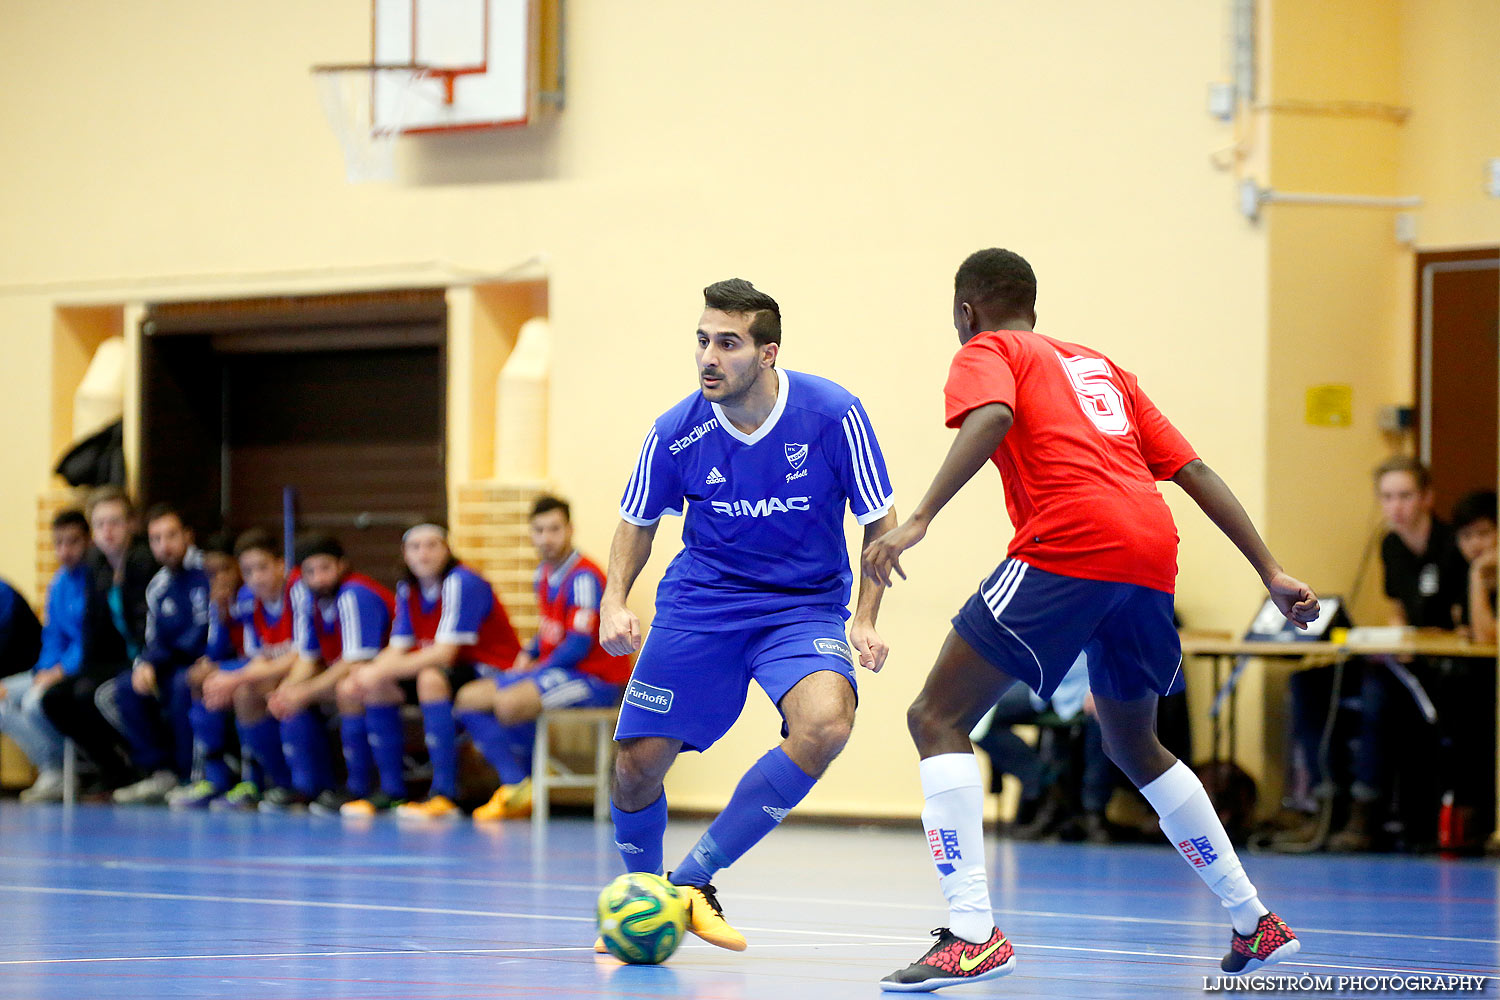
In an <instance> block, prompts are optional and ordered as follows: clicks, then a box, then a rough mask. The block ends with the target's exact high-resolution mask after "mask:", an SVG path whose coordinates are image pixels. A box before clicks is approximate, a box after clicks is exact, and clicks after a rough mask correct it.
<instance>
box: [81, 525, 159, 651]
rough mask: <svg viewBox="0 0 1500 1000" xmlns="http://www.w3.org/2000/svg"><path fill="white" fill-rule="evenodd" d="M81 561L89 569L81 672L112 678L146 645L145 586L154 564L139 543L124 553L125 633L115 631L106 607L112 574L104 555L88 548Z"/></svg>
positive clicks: (112, 619) (121, 592) (108, 609)
mask: <svg viewBox="0 0 1500 1000" xmlns="http://www.w3.org/2000/svg"><path fill="white" fill-rule="evenodd" d="M85 561H86V562H87V564H88V567H89V598H88V611H87V612H86V613H85V615H84V624H83V672H84V673H88V674H92V675H95V676H100V677H112V676H114V675H115V674H117V673H119V672H120V671H121V670H124V669H125V668H126V667H128V666H130V664H131V662H132V660H133V653H132V650H134V651H139V650H140V648H141V647H142V646H144V645H145V643H146V585H147V584H148V583H150V582H151V578H152V577H153V576H155V575H156V570H157V566H156V560H155V559H152V558H151V550H150V549H149V548H147V547H146V544H145V543H144V542H141V541H139V540H137V541H134V542H131V544H130V548H128V549H127V550H126V551H125V577H124V579H123V580H122V581H121V583H120V599H121V600H120V603H121V609H122V611H123V612H124V619H125V631H126V634H127V635H128V636H129V642H128V643H127V641H126V635H122V634H121V633H120V630H119V629H117V628H116V627H115V619H114V613H113V612H112V611H111V610H110V607H109V591H110V588H111V587H113V586H114V582H115V572H114V569H113V568H111V566H110V565H109V560H108V559H106V558H104V553H102V552H100V551H99V550H98V549H96V548H90V549H89V552H88V555H87V556H86V557H85Z"/></svg>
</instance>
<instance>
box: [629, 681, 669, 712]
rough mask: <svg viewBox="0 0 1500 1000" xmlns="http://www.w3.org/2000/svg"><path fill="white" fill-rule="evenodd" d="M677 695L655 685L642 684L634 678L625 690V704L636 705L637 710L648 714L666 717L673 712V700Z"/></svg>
mask: <svg viewBox="0 0 1500 1000" xmlns="http://www.w3.org/2000/svg"><path fill="white" fill-rule="evenodd" d="M674 697H676V695H675V694H674V693H673V692H672V691H670V690H668V689H667V688H661V687H656V686H655V685H653V684H642V683H641V682H640V681H638V680H635V679H634V678H632V679H631V681H630V686H629V687H627V688H626V689H625V704H627V705H634V706H635V707H636V708H644V709H645V710H646V711H648V712H655V713H656V714H657V715H666V714H667V713H668V712H670V711H671V710H672V699H673V698H674Z"/></svg>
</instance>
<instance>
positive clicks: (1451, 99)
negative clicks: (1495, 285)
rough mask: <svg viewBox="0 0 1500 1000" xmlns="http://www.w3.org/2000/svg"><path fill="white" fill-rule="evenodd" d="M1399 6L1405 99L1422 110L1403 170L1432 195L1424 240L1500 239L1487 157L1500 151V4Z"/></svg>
mask: <svg viewBox="0 0 1500 1000" xmlns="http://www.w3.org/2000/svg"><path fill="white" fill-rule="evenodd" d="M1399 6H1400V12H1401V31H1402V51H1401V88H1402V101H1403V102H1404V103H1406V104H1408V105H1410V106H1411V107H1412V109H1413V111H1414V113H1413V115H1412V119H1411V122H1410V124H1409V125H1408V126H1407V128H1406V136H1407V142H1406V145H1405V147H1404V148H1403V150H1402V156H1401V162H1400V178H1401V184H1402V187H1403V189H1405V190H1407V191H1410V192H1412V193H1414V194H1419V195H1421V196H1422V198H1423V199H1424V200H1425V204H1424V205H1423V206H1422V208H1421V210H1420V211H1419V212H1418V213H1417V215H1418V217H1417V222H1418V227H1417V243H1418V245H1419V246H1421V247H1423V248H1431V249H1439V248H1442V249H1451V248H1455V247H1462V246H1473V245H1482V246H1492V245H1494V244H1496V243H1500V198H1494V197H1491V196H1490V195H1489V194H1487V193H1486V191H1485V163H1486V161H1488V160H1489V159H1490V158H1492V157H1496V156H1500V115H1497V114H1496V108H1500V74H1497V73H1496V72H1495V55H1496V53H1497V52H1500V7H1497V5H1496V4H1494V3H1491V2H1490V0H1404V2H1402V3H1401V4H1400V5H1399ZM1407 284H1408V285H1410V282H1409V281H1408V282H1407ZM1407 290H1408V291H1409V289H1407Z"/></svg>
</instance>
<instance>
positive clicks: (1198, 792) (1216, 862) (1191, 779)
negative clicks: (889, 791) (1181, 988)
mask: <svg viewBox="0 0 1500 1000" xmlns="http://www.w3.org/2000/svg"><path fill="white" fill-rule="evenodd" d="M923 763H924V764H925V763H927V762H926V761H923ZM923 774H924V779H923V780H924V787H925V780H926V779H925V774H926V772H923ZM976 780H977V773H976ZM1141 794H1142V795H1144V796H1145V797H1146V801H1147V802H1149V803H1151V808H1152V809H1155V810H1156V815H1157V816H1159V817H1161V831H1162V833H1164V834H1166V836H1167V839H1168V840H1170V841H1171V842H1172V846H1173V847H1175V848H1177V853H1179V854H1181V855H1182V856H1183V858H1184V859H1185V860H1186V861H1187V863H1188V864H1190V865H1192V866H1193V870H1194V871H1195V872H1197V873H1198V877H1199V878H1201V879H1203V882H1204V884H1206V885H1207V886H1208V887H1209V888H1210V889H1212V890H1213V891H1214V895H1216V896H1218V897H1219V899H1221V900H1222V901H1223V903H1224V908H1225V909H1227V910H1228V911H1229V919H1230V920H1231V921H1232V922H1233V923H1234V929H1235V930H1236V931H1237V932H1239V933H1240V934H1247V935H1248V934H1254V933H1255V927H1256V924H1257V923H1259V921H1260V918H1261V917H1262V916H1264V915H1265V914H1266V913H1267V912H1268V911H1267V910H1266V908H1265V907H1264V906H1262V905H1261V902H1260V897H1259V896H1257V895H1256V893H1255V886H1253V885H1251V884H1250V879H1249V877H1248V876H1247V875H1246V874H1245V869H1244V867H1243V866H1242V865H1241V864H1240V859H1239V855H1237V854H1235V853H1234V845H1233V844H1231V843H1230V842H1229V834H1227V833H1225V832H1224V824H1223V823H1220V822H1219V814H1218V813H1217V812H1216V811H1215V810H1214V806H1213V803H1212V802H1210V801H1209V800H1208V793H1207V792H1205V791H1204V790H1203V783H1202V782H1201V781H1199V780H1198V776H1197V775H1196V774H1194V773H1193V771H1192V769H1191V768H1189V767H1188V766H1187V765H1186V764H1184V763H1183V762H1182V761H1180V760H1179V761H1178V762H1177V763H1175V764H1173V765H1172V766H1171V767H1169V768H1167V770H1166V771H1165V772H1163V773H1162V774H1161V776H1160V777H1158V778H1157V779H1156V780H1155V781H1152V782H1150V783H1149V784H1147V785H1145V786H1144V787H1142V788H1141ZM923 819H926V814H925V813H924V814H923ZM930 825H931V824H929V826H930ZM950 898H951V897H950Z"/></svg>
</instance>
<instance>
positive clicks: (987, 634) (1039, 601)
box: [953, 559, 1183, 701]
mask: <svg viewBox="0 0 1500 1000" xmlns="http://www.w3.org/2000/svg"><path fill="white" fill-rule="evenodd" d="M953 630H954V631H955V632H957V633H958V634H959V635H960V636H961V637H962V638H963V640H964V641H965V642H967V643H968V644H969V645H970V646H973V647H974V650H975V651H976V652H977V653H979V655H980V656H983V657H984V658H985V659H986V660H988V661H989V662H990V663H991V664H993V665H994V666H996V667H998V668H999V669H1000V670H1003V671H1005V672H1006V673H1007V674H1010V675H1011V676H1012V677H1014V678H1016V679H1017V680H1019V681H1021V682H1022V683H1023V684H1025V685H1026V686H1027V687H1029V688H1031V689H1032V690H1033V691H1035V692H1036V693H1037V695H1038V696H1039V697H1041V698H1043V699H1047V698H1051V697H1052V693H1053V692H1054V691H1056V690H1057V685H1058V684H1059V683H1061V682H1062V679H1063V675H1064V674H1066V673H1067V672H1068V668H1069V667H1071V666H1072V665H1073V661H1074V660H1076V659H1078V654H1079V653H1082V654H1083V655H1084V656H1085V657H1087V658H1088V669H1089V689H1090V690H1091V691H1093V692H1094V693H1095V694H1097V695H1102V696H1103V697H1105V698H1113V699H1115V700H1116V701H1134V700H1136V699H1137V698H1143V697H1145V696H1146V695H1147V694H1150V693H1152V692H1155V693H1156V694H1160V695H1167V694H1176V693H1177V692H1178V691H1181V690H1182V686H1183V680H1182V646H1181V643H1180V642H1179V640H1178V637H1177V627H1176V625H1175V624H1174V623H1173V621H1172V595H1171V594H1168V593H1165V592H1163V591H1160V590H1153V589H1151V588H1150V587H1142V586H1138V585H1136V584H1133V583H1108V582H1105V581H1102V580H1082V579H1078V578H1077V577H1071V576H1058V575H1057V574H1056V573H1048V572H1047V571H1046V570H1040V569H1037V568H1036V567H1035V566H1030V565H1027V564H1026V563H1024V562H1021V561H1020V560H1018V559H1007V560H1005V562H1003V563H1001V564H1000V566H999V567H998V568H997V569H996V570H995V572H993V573H991V574H990V576H989V577H988V578H987V579H986V580H985V581H984V583H982V584H980V587H979V592H978V593H976V594H975V595H974V596H973V597H971V598H969V600H968V601H967V602H966V603H965V604H964V606H963V608H962V609H961V610H960V611H959V612H958V614H957V615H955V616H954V618H953Z"/></svg>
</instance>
